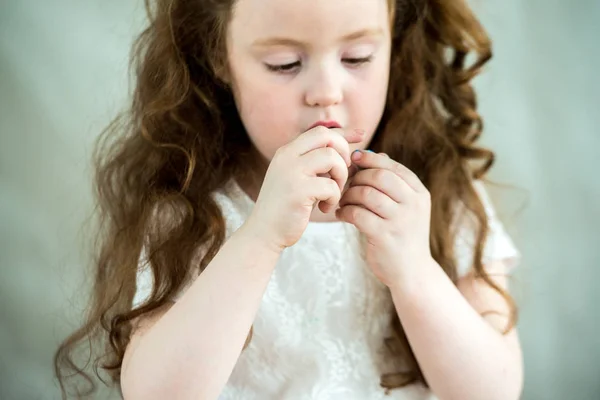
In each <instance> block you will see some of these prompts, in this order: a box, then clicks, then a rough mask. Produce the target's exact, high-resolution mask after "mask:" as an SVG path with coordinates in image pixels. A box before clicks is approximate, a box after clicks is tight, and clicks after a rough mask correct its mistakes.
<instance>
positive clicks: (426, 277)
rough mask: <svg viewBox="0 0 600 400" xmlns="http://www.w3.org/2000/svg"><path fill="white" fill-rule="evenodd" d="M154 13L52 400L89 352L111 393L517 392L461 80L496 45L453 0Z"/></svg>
mask: <svg viewBox="0 0 600 400" xmlns="http://www.w3.org/2000/svg"><path fill="white" fill-rule="evenodd" d="M148 10H149V15H150V19H151V21H150V25H149V27H148V28H147V29H146V30H145V31H144V32H143V33H142V35H141V37H140V39H139V40H138V42H137V44H136V46H137V47H136V51H135V53H134V56H135V58H134V60H133V62H134V65H135V67H136V69H135V71H136V73H137V82H136V83H137V86H136V90H135V96H134V101H133V105H132V109H131V111H130V113H129V114H127V115H126V116H125V118H124V119H120V120H117V122H118V121H121V124H119V123H117V122H116V123H114V124H112V125H111V126H110V127H109V129H108V132H114V133H115V135H116V136H115V139H114V140H107V141H106V142H104V146H101V147H100V151H99V153H98V159H97V162H98V163H99V169H98V175H97V189H98V196H99V202H100V210H101V212H102V214H101V216H102V217H103V218H102V221H103V222H104V224H103V225H102V227H103V230H102V232H101V234H102V236H101V238H102V241H101V248H100V252H99V255H98V258H97V262H96V266H97V271H96V283H95V291H94V296H93V300H92V303H91V307H90V313H89V315H88V317H87V321H86V323H85V324H84V326H83V327H82V328H80V329H79V330H77V331H76V332H75V333H74V334H73V335H72V336H70V337H69V338H68V339H67V340H66V341H65V342H64V343H63V344H62V346H61V347H60V348H59V351H58V353H57V355H56V359H55V362H56V370H57V373H58V375H59V379H60V382H61V387H62V389H63V394H64V395H65V396H66V389H67V386H66V385H67V382H66V377H67V374H70V373H71V372H72V370H74V371H75V372H78V373H79V374H81V375H83V376H85V377H88V378H89V376H87V375H86V374H85V371H84V370H83V369H81V368H79V367H78V366H77V365H76V364H75V363H73V362H72V354H73V351H75V349H76V347H77V345H78V344H79V343H95V344H97V343H100V344H102V343H104V344H106V347H105V351H104V353H103V354H101V355H100V357H99V358H98V359H97V360H96V363H97V365H99V366H101V368H103V369H104V370H105V371H107V372H108V373H110V376H111V378H112V380H113V381H114V382H116V383H118V384H119V388H120V389H121V391H122V395H123V397H124V398H125V399H128V400H129V399H144V400H148V399H383V398H395V399H433V398H439V399H461V400H467V399H478V400H482V399H485V400H490V399H502V400H507V399H517V398H518V397H519V395H520V391H521V386H522V373H523V372H522V360H521V352H520V346H519V342H518V338H517V333H516V330H515V328H514V325H515V319H516V314H515V312H516V309H515V306H514V303H513V301H512V299H511V297H510V295H509V294H508V289H507V278H506V275H507V273H508V272H509V269H510V268H511V267H512V266H513V265H514V264H515V263H516V260H517V258H518V253H517V250H516V249H515V247H514V246H513V245H512V242H511V240H510V239H509V238H508V236H507V235H506V233H505V232H504V230H503V228H502V225H501V224H500V222H499V221H498V219H497V218H496V216H495V214H494V211H493V208H492V205H491V204H490V202H489V199H488V197H487V196H486V193H485V191H484V189H483V186H482V183H481V181H480V178H482V176H483V175H484V174H485V173H486V171H487V170H488V169H489V167H490V165H491V164H492V160H493V153H491V152H490V151H488V150H485V149H482V148H480V147H477V145H476V144H475V142H476V140H477V139H478V137H479V134H480V133H481V130H482V124H481V119H480V117H479V115H478V114H477V112H476V101H475V95H474V92H473V89H472V87H471V84H470V81H471V79H472V78H473V77H474V76H475V75H476V74H477V73H478V72H479V71H480V69H481V67H482V65H483V64H484V63H485V62H486V61H487V60H488V59H489V58H490V57H491V52H490V43H489V41H488V39H487V37H486V35H485V32H484V31H483V29H482V28H481V26H480V25H479V23H478V22H477V20H476V19H475V18H474V16H473V14H472V13H471V11H469V9H468V8H467V6H466V5H465V4H464V3H463V1H460V0H412V1H409V0H395V1H394V0H327V1H323V0H236V1H233V0H220V1H214V0H195V1H189V0H156V4H148ZM471 52H473V53H474V54H475V55H476V56H477V57H474V60H475V61H474V62H473V63H471V64H470V65H467V63H466V58H467V55H468V54H470V53H471ZM108 138H110V136H109V137H108ZM92 339H93V340H95V341H94V342H88V340H92ZM98 340H99V341H98ZM90 382H93V381H91V380H90Z"/></svg>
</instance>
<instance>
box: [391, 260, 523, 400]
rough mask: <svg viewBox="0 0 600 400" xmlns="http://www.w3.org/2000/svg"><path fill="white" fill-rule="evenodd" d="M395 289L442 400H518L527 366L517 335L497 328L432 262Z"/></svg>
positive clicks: (417, 350)
mask: <svg viewBox="0 0 600 400" xmlns="http://www.w3.org/2000/svg"><path fill="white" fill-rule="evenodd" d="M418 267H419V270H416V271H415V272H414V274H413V275H412V276H410V277H408V276H407V277H406V279H404V281H403V282H399V283H398V284H397V285H395V286H393V287H391V288H390V290H391V293H392V298H393V300H394V304H395V307H396V310H397V312H398V315H399V317H400V320H401V321H402V325H403V327H404V329H405V332H406V335H407V337H408V340H409V342H410V344H411V347H412V349H413V351H414V353H415V356H416V358H417V360H418V362H419V365H420V366H421V369H422V371H423V374H424V376H425V378H426V380H427V382H428V384H429V386H430V387H431V389H432V390H433V392H434V393H435V394H436V395H437V396H438V397H439V398H440V399H441V400H451V399H460V400H468V399H486V400H492V399H502V400H508V399H518V398H519V395H520V393H521V385H522V360H521V354H520V349H519V346H517V345H515V343H516V342H517V340H516V337H515V336H514V333H512V334H509V335H507V336H504V335H502V333H501V332H499V331H498V330H496V329H495V328H494V327H492V326H491V325H490V324H489V323H488V322H486V321H485V320H484V319H483V317H482V316H480V315H479V314H478V313H477V311H475V309H473V307H471V305H470V304H469V303H468V302H467V300H466V299H465V298H464V297H463V295H462V294H461V293H460V291H459V290H458V289H457V288H456V286H455V285H454V284H453V283H452V281H451V280H450V279H449V278H448V276H447V275H446V274H445V273H444V272H443V270H442V269H441V268H440V267H439V265H437V263H435V262H434V261H431V262H430V263H427V265H422V266H421V265H420V266H418Z"/></svg>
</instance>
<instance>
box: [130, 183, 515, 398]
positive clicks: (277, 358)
mask: <svg viewBox="0 0 600 400" xmlns="http://www.w3.org/2000/svg"><path fill="white" fill-rule="evenodd" d="M477 189H478V191H479V193H480V195H481V197H482V200H483V201H484V204H485V207H486V210H487V212H488V215H489V217H490V237H489V239H488V242H487V245H486V247H485V256H484V259H485V261H486V262H488V261H491V260H498V259H503V260H507V261H509V262H510V263H511V264H513V265H514V264H515V261H516V260H517V258H518V257H519V254H518V251H517V249H516V248H515V246H514V245H513V243H512V241H511V239H510V238H509V237H508V236H507V234H506V233H505V231H504V229H503V227H502V225H501V224H500V222H499V221H498V219H497V218H496V216H495V213H494V210H493V208H492V205H491V203H490V201H489V199H488V197H487V195H486V193H485V191H484V190H483V186H481V185H480V184H477ZM214 196H215V198H216V199H217V201H218V203H219V205H220V206H221V208H222V210H223V213H224V216H225V218H226V222H227V236H228V237H229V236H230V235H231V234H232V233H233V232H234V231H235V230H236V229H238V228H239V227H240V226H241V224H242V223H243V222H244V220H245V219H246V218H247V216H248V215H249V213H250V212H251V210H252V207H253V205H254V203H253V202H252V200H251V199H250V198H248V197H247V196H246V194H245V193H244V192H243V191H242V190H241V189H240V188H239V186H237V184H235V182H232V183H231V184H230V185H228V186H227V188H226V189H225V190H224V191H222V192H219V193H215V195H214ZM464 225H465V226H467V225H468V224H464ZM462 231H463V232H464V234H462V235H460V238H459V240H458V241H457V243H456V246H455V248H456V254H457V255H458V260H459V272H460V274H461V275H462V274H464V273H466V272H467V270H468V268H469V267H470V264H471V254H470V252H471V249H472V243H473V235H472V232H470V231H469V230H468V229H463V230H462ZM360 240H361V235H359V233H358V231H357V230H356V228H355V227H354V226H353V225H350V224H347V223H344V222H327V223H326V222H310V223H309V225H308V228H307V229H306V231H305V233H304V235H303V236H302V238H301V239H300V241H299V242H298V243H297V244H296V245H294V246H293V247H291V248H288V249H286V250H285V251H284V252H283V254H282V256H281V258H280V260H279V262H278V264H277V266H276V268H275V270H274V272H273V275H272V277H271V280H270V282H269V284H268V286H267V289H266V292H265V294H264V297H263V299H262V303H261V305H260V308H259V311H258V314H257V315H256V319H255V321H254V335H253V338H252V341H251V342H250V345H249V346H248V347H247V348H246V350H245V351H243V352H242V354H241V356H240V358H239V360H238V362H237V364H236V366H235V368H234V370H233V372H232V374H231V376H230V378H229V381H228V383H227V385H226V387H225V388H224V390H223V392H222V393H221V395H220V397H219V400H242V399H243V400H254V399H257V400H258V399H260V400H267V399H294V400H296V399H297V400H304V399H306V400H308V399H315V400H316V399H319V400H327V399H349V400H350V399H363V400H364V399H368V400H375V399H403V400H408V399H411V400H416V399H428V400H430V399H435V397H434V396H433V394H432V393H431V392H430V391H429V390H427V389H426V388H424V387H423V386H421V385H410V386H408V387H405V388H402V389H394V390H392V391H391V392H390V393H389V395H386V394H385V390H384V389H383V388H381V387H380V385H379V381H380V376H381V375H382V374H383V373H389V372H396V371H397V367H398V366H401V364H398V361H397V360H396V361H394V360H390V359H389V356H387V351H386V349H385V348H384V338H385V337H389V336H390V332H391V331H390V316H391V315H392V314H391V312H392V310H393V303H392V299H391V296H390V293H389V290H388V289H387V288H386V287H385V286H384V285H383V284H381V283H380V282H379V281H378V280H377V278H376V277H375V276H374V275H373V274H372V273H371V271H370V269H369V268H368V266H367V265H366V263H365V261H364V257H363V254H362V250H361V249H362V246H361V245H360ZM142 257H143V255H142ZM142 264H143V263H142V262H141V263H140V265H142ZM152 280H153V279H152V274H151V272H150V269H148V268H142V267H141V268H140V270H139V271H138V277H137V292H136V296H135V299H134V305H137V304H140V303H141V302H143V301H144V300H145V299H146V298H147V296H148V295H149V293H150V290H151V287H152ZM190 284H191V282H190Z"/></svg>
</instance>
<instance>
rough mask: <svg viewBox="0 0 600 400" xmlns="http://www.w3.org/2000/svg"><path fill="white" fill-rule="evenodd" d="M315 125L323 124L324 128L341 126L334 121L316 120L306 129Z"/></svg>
mask: <svg viewBox="0 0 600 400" xmlns="http://www.w3.org/2000/svg"><path fill="white" fill-rule="evenodd" d="M317 126H324V127H326V128H329V129H331V128H341V127H342V126H341V125H340V124H338V123H337V122H335V121H318V122H316V123H314V124H313V125H312V126H311V127H310V128H308V130H310V129H312V128H315V127H317Z"/></svg>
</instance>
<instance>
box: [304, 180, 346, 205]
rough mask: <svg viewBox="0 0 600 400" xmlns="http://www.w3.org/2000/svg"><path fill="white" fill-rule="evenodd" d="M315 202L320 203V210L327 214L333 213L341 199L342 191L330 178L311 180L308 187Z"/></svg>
mask: <svg viewBox="0 0 600 400" xmlns="http://www.w3.org/2000/svg"><path fill="white" fill-rule="evenodd" d="M308 186H309V187H310V190H311V193H310V197H311V198H312V200H313V202H318V204H319V209H320V210H321V211H322V212H323V213H325V214H327V213H330V212H331V211H333V210H334V209H335V208H336V207H337V205H338V203H339V202H340V198H341V191H340V188H339V187H338V185H337V184H336V183H335V181H333V180H331V179H329V178H318V177H317V178H311V180H310V183H309V185H308Z"/></svg>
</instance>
